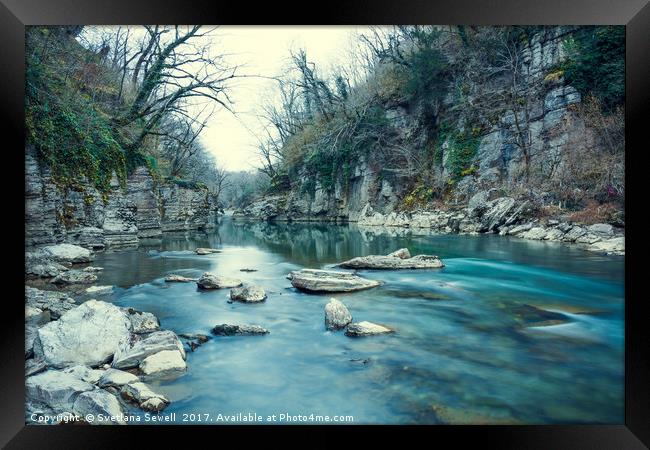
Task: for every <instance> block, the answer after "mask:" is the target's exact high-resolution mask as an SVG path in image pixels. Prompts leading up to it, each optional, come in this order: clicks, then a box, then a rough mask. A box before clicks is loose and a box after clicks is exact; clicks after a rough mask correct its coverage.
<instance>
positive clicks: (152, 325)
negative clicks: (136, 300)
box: [122, 308, 160, 333]
mask: <svg viewBox="0 0 650 450" xmlns="http://www.w3.org/2000/svg"><path fill="white" fill-rule="evenodd" d="M122 310H123V311H124V312H125V313H126V315H127V316H128V318H129V320H130V321H131V331H132V332H133V333H149V332H151V331H157V330H160V321H158V318H157V317H156V316H154V315H153V314H151V313H149V312H142V311H138V310H137V309H133V308H122Z"/></svg>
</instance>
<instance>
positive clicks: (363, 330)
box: [345, 321, 394, 337]
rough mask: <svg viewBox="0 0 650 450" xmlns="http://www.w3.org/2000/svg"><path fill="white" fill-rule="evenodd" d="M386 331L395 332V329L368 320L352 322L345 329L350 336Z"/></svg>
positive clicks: (369, 334)
mask: <svg viewBox="0 0 650 450" xmlns="http://www.w3.org/2000/svg"><path fill="white" fill-rule="evenodd" d="M386 333H394V330H391V329H390V328H388V327H385V326H383V325H378V324H376V323H372V322H366V321H363V322H354V323H351V324H350V325H348V327H347V329H346V330H345V335H346V336H350V337H360V336H372V335H375V334H386Z"/></svg>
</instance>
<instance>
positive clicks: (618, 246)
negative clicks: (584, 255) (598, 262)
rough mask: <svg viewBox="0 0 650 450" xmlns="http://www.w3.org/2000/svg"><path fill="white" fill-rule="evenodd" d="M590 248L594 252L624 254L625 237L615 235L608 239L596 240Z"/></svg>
mask: <svg viewBox="0 0 650 450" xmlns="http://www.w3.org/2000/svg"><path fill="white" fill-rule="evenodd" d="M588 250H591V251H593V252H602V253H607V254H612V255H624V254H625V238H624V237H623V236H621V237H615V238H611V239H606V240H604V241H600V242H596V243H595V244H592V245H590V246H589V247H588Z"/></svg>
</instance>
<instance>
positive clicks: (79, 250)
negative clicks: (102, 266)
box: [41, 244, 94, 263]
mask: <svg viewBox="0 0 650 450" xmlns="http://www.w3.org/2000/svg"><path fill="white" fill-rule="evenodd" d="M41 252H42V254H43V255H44V256H46V257H49V258H52V259H53V260H55V261H57V262H64V263H85V262H90V261H92V260H93V259H94V257H93V253H92V252H91V251H90V250H88V249H87V248H83V247H80V246H78V245H73V244H57V245H48V246H47V247H43V248H42V249H41Z"/></svg>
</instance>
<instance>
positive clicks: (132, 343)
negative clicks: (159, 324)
mask: <svg viewBox="0 0 650 450" xmlns="http://www.w3.org/2000/svg"><path fill="white" fill-rule="evenodd" d="M163 350H177V351H179V352H180V353H181V356H182V357H183V358H185V350H184V349H183V344H182V343H181V341H180V339H178V336H176V334H175V333H174V332H173V331H169V330H165V331H154V332H153V333H149V334H146V335H138V334H134V333H132V334H130V335H129V336H127V337H126V338H124V339H123V340H122V341H120V343H119V345H118V348H117V351H116V352H115V357H114V358H113V364H112V365H113V367H114V368H116V369H128V368H131V367H137V366H139V365H140V364H141V363H142V361H144V359H145V358H147V357H148V356H151V355H153V354H156V353H158V352H161V351H163Z"/></svg>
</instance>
